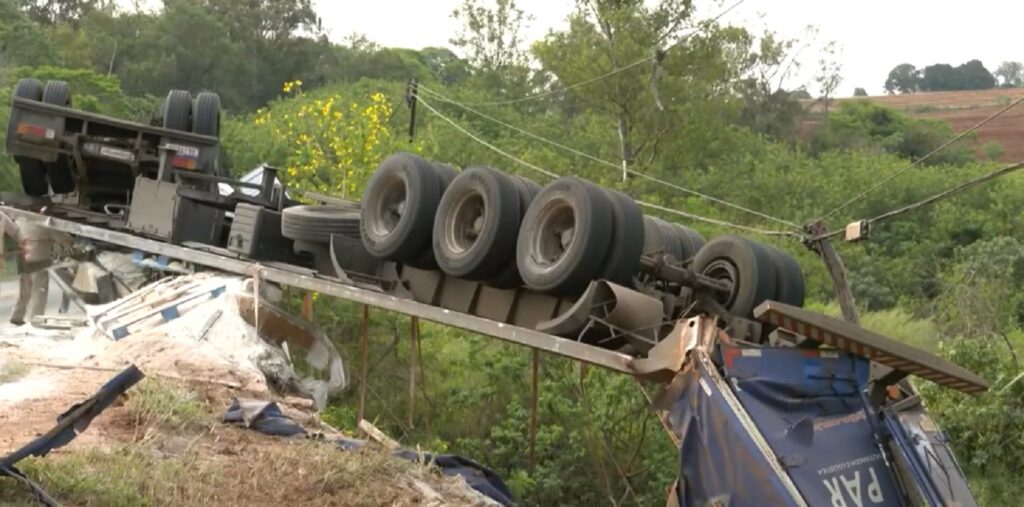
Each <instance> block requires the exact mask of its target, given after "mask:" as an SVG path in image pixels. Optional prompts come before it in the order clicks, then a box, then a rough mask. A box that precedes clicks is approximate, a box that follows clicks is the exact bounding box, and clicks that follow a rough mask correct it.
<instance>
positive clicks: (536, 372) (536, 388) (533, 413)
mask: <svg viewBox="0 0 1024 507" xmlns="http://www.w3.org/2000/svg"><path fill="white" fill-rule="evenodd" d="M539 399H540V351H539V350H537V349H533V390H532V391H531V396H530V471H531V472H532V471H533V466H534V465H535V464H536V463H537V403H538V400H539Z"/></svg>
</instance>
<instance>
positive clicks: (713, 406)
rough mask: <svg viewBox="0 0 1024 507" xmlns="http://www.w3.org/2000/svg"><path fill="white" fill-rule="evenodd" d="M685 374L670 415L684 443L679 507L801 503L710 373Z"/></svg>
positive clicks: (681, 452)
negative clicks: (774, 468) (681, 388)
mask: <svg viewBox="0 0 1024 507" xmlns="http://www.w3.org/2000/svg"><path fill="white" fill-rule="evenodd" d="M685 375H687V376H688V377H687V378H686V384H685V387H684V389H683V391H682V393H681V395H680V396H679V398H678V399H677V400H676V402H675V404H674V405H673V407H672V409H671V411H670V413H669V422H670V424H671V425H672V427H673V428H674V429H675V430H676V432H677V434H679V436H680V442H681V444H680V450H679V468H680V469H679V483H678V487H677V488H676V495H677V496H676V504H677V505H682V506H706V505H708V506H719V505H721V506H758V505H764V506H769V505H770V506H773V507H774V506H779V507H783V506H791V505H799V503H798V502H797V501H796V500H794V498H793V495H792V494H791V493H790V492H789V491H787V488H786V486H785V484H784V482H783V480H782V479H781V478H780V477H779V476H778V475H777V474H776V473H775V472H774V471H773V469H772V467H771V464H770V461H769V459H768V458H767V457H766V456H765V455H764V454H763V453H761V452H760V451H759V450H758V447H757V444H756V442H755V441H754V439H753V438H752V437H751V434H750V431H748V429H747V428H746V427H744V425H743V422H742V421H741V420H740V418H739V417H737V414H736V412H735V411H734V410H733V409H732V408H731V407H730V406H729V404H728V402H727V400H726V399H725V397H724V396H723V394H722V391H721V390H720V389H719V388H718V386H717V385H716V384H715V383H714V381H713V380H712V379H711V377H709V376H708V374H707V372H705V371H702V370H701V369H700V368H699V367H698V368H697V369H695V370H691V371H690V372H688V373H686V374H685Z"/></svg>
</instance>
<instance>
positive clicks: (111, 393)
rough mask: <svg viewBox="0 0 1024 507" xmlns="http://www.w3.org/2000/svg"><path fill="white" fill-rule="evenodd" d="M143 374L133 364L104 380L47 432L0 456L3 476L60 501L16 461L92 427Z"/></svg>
mask: <svg viewBox="0 0 1024 507" xmlns="http://www.w3.org/2000/svg"><path fill="white" fill-rule="evenodd" d="M143 376H144V375H143V374H142V372H141V371H139V369H138V368H136V367H135V366H134V365H132V366H129V367H128V368H126V369H125V370H124V371H122V372H121V373H119V374H117V375H116V376H114V378H112V379H110V381H108V382H107V383H106V384H104V386H103V387H101V388H100V390H99V391H98V392H97V393H96V394H95V395H93V396H92V397H91V398H89V399H87V400H85V401H83V402H81V403H77V404H75V405H73V406H72V407H71V408H69V409H68V410H67V411H66V412H64V413H63V414H60V415H59V416H57V425H56V426H54V427H53V429H51V430H50V431H48V432H47V433H46V434H45V435H42V436H40V437H38V438H36V439H35V440H33V441H31V442H29V443H28V445H26V446H24V447H22V448H20V449H18V450H16V451H14V452H13V453H11V454H8V455H7V456H5V457H3V458H0V477H12V478H14V479H15V480H17V481H18V482H21V483H22V484H25V485H26V486H27V487H28V488H29V489H31V490H32V492H33V494H35V496H36V498H37V499H38V500H39V501H40V502H41V503H42V504H44V505H47V506H51V505H53V506H55V505H58V504H57V502H56V500H54V499H53V498H51V497H50V496H49V495H48V494H46V492H45V491H44V490H43V489H42V488H41V487H40V486H39V485H37V484H35V483H34V482H32V480H30V479H29V478H28V477H25V475H23V474H22V473H21V472H20V471H18V469H17V468H15V465H16V464H17V463H18V462H19V461H21V460H22V459H25V458H27V457H29V456H40V457H42V456H46V455H47V454H49V452H50V451H52V450H53V449H56V448H58V447H63V446H65V445H67V444H68V443H69V442H71V441H72V440H74V438H75V437H76V436H78V434H79V433H82V432H83V431H85V430H86V429H87V428H88V427H89V423H91V422H92V420H93V418H95V417H96V416H97V415H99V413H100V412H103V410H104V409H106V408H107V407H108V406H110V404H111V403H113V401H114V399H116V398H117V397H118V396H120V395H121V394H123V393H124V392H125V391H127V390H128V389H129V388H131V387H132V386H133V385H135V384H136V383H138V382H139V381H140V380H142V378H143Z"/></svg>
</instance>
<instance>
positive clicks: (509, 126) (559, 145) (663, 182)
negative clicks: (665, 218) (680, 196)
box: [420, 85, 800, 229]
mask: <svg viewBox="0 0 1024 507" xmlns="http://www.w3.org/2000/svg"><path fill="white" fill-rule="evenodd" d="M420 91H424V92H427V93H428V94H430V95H431V96H432V97H435V98H437V99H438V100H441V101H444V102H447V103H449V104H452V105H454V106H458V107H460V108H462V109H464V110H466V111H469V112H471V113H473V114H475V115H477V116H480V117H482V118H485V119H487V120H490V121H492V122H494V123H496V124H498V125H501V126H502V127H505V128H507V129H510V130H514V131H516V132H518V133H520V134H523V135H524V136H527V137H530V138H532V139H535V140H537V141H540V142H543V143H547V144H549V145H551V146H554V147H556V148H559V149H561V150H564V151H567V152H569V153H572V154H574V155H577V156H580V157H583V158H585V159H587V160H590V161H592V162H595V163H597V164H601V165H603V166H607V167H610V168H612V169H615V170H616V171H622V170H625V172H627V173H629V174H632V175H634V176H637V177H639V178H643V179H646V180H649V181H652V182H655V183H658V184H660V185H665V186H667V187H670V188H673V189H675V190H678V191H680V192H685V193H687V194H690V195H693V196H695V197H699V198H701V199H705V200H708V201H711V202H714V203H717V204H721V205H723V206H728V207H730V208H733V209H736V210H739V211H742V212H744V213H749V214H751V215H756V216H758V217H761V218H764V219H767V220H771V221H773V222H777V223H780V224H783V225H787V226H790V227H793V228H794V229H799V228H800V226H798V225H797V224H795V223H793V222H789V221H787V220H783V219H781V218H776V217H773V216H771V215H768V214H765V213H762V212H760V211H757V210H753V209H750V208H746V207H743V206H740V205H739V204H733V203H731V202H729V201H725V200H723V199H719V198H717V197H714V196H711V195H708V194H704V193H701V192H698V191H696V190H692V189H689V188H686V187H683V186H680V185H677V184H675V183H672V182H670V181H666V180H663V179H661V178H658V177H655V176H651V175H649V174H646V173H642V172H639V171H636V170H633V169H629V168H625V169H624V168H623V167H622V166H620V165H618V164H616V163H614V162H610V161H607V160H602V159H600V158H597V157H595V156H593V155H590V154H589V153H585V152H582V151H580V150H577V149H576V148H573V147H571V146H566V145H564V144H562V143H559V142H557V141H553V140H551V139H548V138H546V137H543V136H540V135H537V134H534V133H532V132H529V131H527V130H524V129H522V128H519V127H517V126H515V125H512V124H510V123H507V122H505V121H502V120H500V119H498V118H495V117H494V116H491V115H489V114H487V113H484V112H481V111H478V110H476V109H473V108H472V107H470V106H468V105H466V104H462V103H460V102H458V101H455V100H453V99H450V98H448V97H445V96H444V95H441V94H440V93H438V92H436V91H434V90H432V89H430V88H428V87H426V86H423V85H420Z"/></svg>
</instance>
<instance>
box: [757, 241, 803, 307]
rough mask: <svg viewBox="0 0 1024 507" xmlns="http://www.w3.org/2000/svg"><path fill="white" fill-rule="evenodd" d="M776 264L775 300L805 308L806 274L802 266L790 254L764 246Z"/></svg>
mask: <svg viewBox="0 0 1024 507" xmlns="http://www.w3.org/2000/svg"><path fill="white" fill-rule="evenodd" d="M764 247H765V249H767V250H768V255H769V256H771V258H772V262H773V263H774V264H775V300H776V301H779V302H781V303H786V304H787V305H793V306H796V307H803V306H804V291H805V286H804V273H803V270H802V269H800V264H798V263H797V262H796V259H794V258H793V256H791V255H789V254H788V253H786V252H784V251H782V250H780V249H778V248H776V247H774V246H771V245H764Z"/></svg>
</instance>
